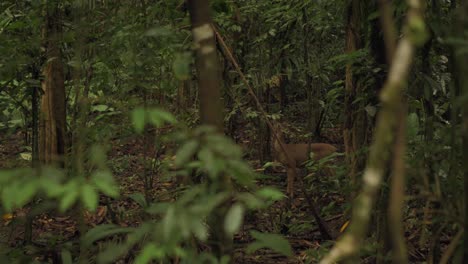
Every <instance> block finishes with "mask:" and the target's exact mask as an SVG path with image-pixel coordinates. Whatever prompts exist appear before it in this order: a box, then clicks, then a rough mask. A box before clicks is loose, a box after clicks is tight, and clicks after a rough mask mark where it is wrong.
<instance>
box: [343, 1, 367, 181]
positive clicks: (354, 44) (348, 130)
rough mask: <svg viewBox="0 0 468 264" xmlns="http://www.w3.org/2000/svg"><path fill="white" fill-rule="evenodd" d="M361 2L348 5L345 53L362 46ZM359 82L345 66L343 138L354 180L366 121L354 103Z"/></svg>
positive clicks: (360, 162) (359, 167)
mask: <svg viewBox="0 0 468 264" xmlns="http://www.w3.org/2000/svg"><path fill="white" fill-rule="evenodd" d="M361 10H362V3H361V1H359V0H352V1H351V2H350V4H349V6H348V14H347V25H346V53H352V52H354V51H356V50H359V49H360V48H362V46H363V37H362V29H361V21H362V19H363V14H362V13H361ZM360 90H361V89H360V84H359V80H358V77H357V76H354V75H353V68H352V65H347V66H346V80H345V121H344V127H343V139H344V145H345V153H346V158H347V162H348V165H349V166H350V168H351V173H350V175H351V180H352V182H353V183H355V181H356V174H357V172H358V171H360V170H362V169H363V168H364V165H365V163H364V161H365V159H364V157H361V158H359V156H361V155H359V156H358V155H357V153H356V152H357V151H358V150H359V149H360V148H361V147H362V146H363V144H364V143H365V140H366V137H367V136H366V134H367V123H366V116H365V112H364V111H359V109H358V107H357V105H356V104H355V103H354V101H355V99H356V96H357V94H358V93H359V91H360Z"/></svg>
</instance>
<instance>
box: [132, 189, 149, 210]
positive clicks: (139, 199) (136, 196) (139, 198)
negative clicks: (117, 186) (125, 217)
mask: <svg viewBox="0 0 468 264" xmlns="http://www.w3.org/2000/svg"><path fill="white" fill-rule="evenodd" d="M129 197H130V198H131V199H132V200H133V201H135V202H136V203H137V204H138V205H140V206H141V207H143V208H146V207H147V206H148V203H147V202H146V199H145V196H144V195H143V194H142V193H140V192H137V193H132V194H130V195H129Z"/></svg>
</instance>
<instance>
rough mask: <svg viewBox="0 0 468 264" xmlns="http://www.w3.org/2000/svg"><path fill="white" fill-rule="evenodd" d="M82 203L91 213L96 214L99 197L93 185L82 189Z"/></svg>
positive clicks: (86, 185)
mask: <svg viewBox="0 0 468 264" xmlns="http://www.w3.org/2000/svg"><path fill="white" fill-rule="evenodd" d="M81 202H83V205H84V206H85V207H86V208H88V210H90V211H91V212H94V211H95V210H96V208H97V206H98V204H99V196H98V193H97V192H96V190H95V189H94V187H93V186H92V185H89V184H85V185H83V187H82V188H81Z"/></svg>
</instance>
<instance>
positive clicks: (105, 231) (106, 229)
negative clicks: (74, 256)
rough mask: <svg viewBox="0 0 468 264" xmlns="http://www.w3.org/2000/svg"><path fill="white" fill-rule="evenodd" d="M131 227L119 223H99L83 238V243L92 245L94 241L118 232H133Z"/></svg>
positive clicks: (86, 245) (87, 245)
mask: <svg viewBox="0 0 468 264" xmlns="http://www.w3.org/2000/svg"><path fill="white" fill-rule="evenodd" d="M132 230H133V229H132V228H130V227H120V226H117V225H99V226H96V227H95V228H93V229H91V230H89V231H88V232H87V233H86V234H85V235H84V236H83V237H82V238H81V240H82V241H83V245H84V246H85V247H90V246H91V245H92V244H93V243H94V242H96V241H98V240H100V239H103V238H106V237H109V236H112V235H116V234H125V233H129V232H131V231H132Z"/></svg>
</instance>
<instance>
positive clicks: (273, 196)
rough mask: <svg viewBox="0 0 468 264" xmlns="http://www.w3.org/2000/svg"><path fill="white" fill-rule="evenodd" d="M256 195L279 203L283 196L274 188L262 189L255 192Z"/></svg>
mask: <svg viewBox="0 0 468 264" xmlns="http://www.w3.org/2000/svg"><path fill="white" fill-rule="evenodd" d="M257 195H258V196H259V197H262V198H264V199H268V200H273V201H279V200H282V199H283V198H284V197H285V196H284V194H283V193H282V192H280V191H279V190H277V189H275V188H271V187H264V188H261V189H260V190H258V191H257Z"/></svg>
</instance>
